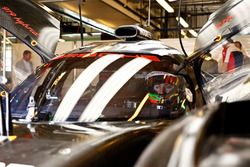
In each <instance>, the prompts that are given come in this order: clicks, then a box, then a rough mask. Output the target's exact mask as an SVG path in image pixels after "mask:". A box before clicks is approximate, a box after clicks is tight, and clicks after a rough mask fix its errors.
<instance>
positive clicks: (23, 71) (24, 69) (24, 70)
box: [15, 50, 33, 82]
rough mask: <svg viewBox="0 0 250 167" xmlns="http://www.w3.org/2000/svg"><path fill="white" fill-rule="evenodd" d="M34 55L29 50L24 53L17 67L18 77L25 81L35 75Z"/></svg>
mask: <svg viewBox="0 0 250 167" xmlns="http://www.w3.org/2000/svg"><path fill="white" fill-rule="evenodd" d="M31 57H32V53H31V51H29V50H25V51H24V52H23V57H22V59H21V60H19V61H18V62H17V63H16V65H15V70H16V77H17V79H18V80H19V82H20V81H23V80H24V79H25V78H26V77H27V76H29V75H30V74H32V73H33V63H32V62H31Z"/></svg>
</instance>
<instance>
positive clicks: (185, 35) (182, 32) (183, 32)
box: [181, 30, 188, 38]
mask: <svg viewBox="0 0 250 167" xmlns="http://www.w3.org/2000/svg"><path fill="white" fill-rule="evenodd" d="M181 35H183V36H184V38H188V36H187V33H186V32H185V31H183V30H181Z"/></svg>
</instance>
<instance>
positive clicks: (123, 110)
mask: <svg viewBox="0 0 250 167" xmlns="http://www.w3.org/2000/svg"><path fill="white" fill-rule="evenodd" d="M178 66H179V63H178V62H176V61H175V60H174V59H172V58H171V57H165V58H161V59H159V58H158V57H156V56H152V55H123V54H107V55H105V56H89V57H85V58H77V57H68V58H61V59H58V60H54V61H52V63H50V64H47V65H44V66H43V67H42V68H41V69H40V71H39V72H38V73H37V76H36V77H37V82H36V84H35V85H34V86H33V89H32V91H31V93H30V95H31V96H34V99H35V102H36V106H37V111H38V113H39V115H38V116H39V119H40V120H53V121H56V122H62V121H80V122H92V121H100V120H134V119H154V118H155V119H156V118H167V117H169V116H170V111H171V112H172V111H174V112H177V110H178V112H177V114H179V111H180V110H181V112H180V113H181V114H183V113H184V111H185V110H186V103H185V101H184V98H185V97H184V95H182V96H181V95H180V94H179V95H180V96H181V97H178V96H179V95H175V96H176V99H177V97H178V104H179V103H183V104H182V109H180V108H178V107H176V106H175V105H172V106H170V105H168V106H166V105H157V104H155V103H151V101H150V100H149V98H150V97H149V92H148V88H147V86H146V82H145V78H146V76H147V75H148V74H149V73H151V72H153V71H156V72H157V71H161V72H173V71H174V70H175V69H176V68H177V67H178ZM29 97H30V96H29ZM27 106H29V104H28V102H27V105H25V106H24V107H23V109H22V110H25V108H26V109H27ZM180 106H181V105H180ZM174 107H175V108H176V109H173V108H174ZM22 112H24V111H22ZM26 114H27V112H26Z"/></svg>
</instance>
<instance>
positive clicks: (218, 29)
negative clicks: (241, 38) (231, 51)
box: [195, 0, 250, 52]
mask: <svg viewBox="0 0 250 167" xmlns="http://www.w3.org/2000/svg"><path fill="white" fill-rule="evenodd" d="M249 8H250V1H247V0H228V1H227V2H226V3H225V4H224V5H223V6H222V7H221V8H220V9H219V10H217V11H216V12H214V13H213V14H211V15H210V17H209V20H208V21H207V23H206V24H205V25H204V26H203V27H202V29H201V30H200V32H199V35H198V37H197V39H196V43H195V52H197V51H199V50H203V49H208V50H210V49H211V47H210V46H211V45H212V46H215V47H216V46H217V45H219V44H221V42H223V41H224V40H226V39H229V38H231V37H232V36H234V35H236V34H238V33H245V34H247V33H249V31H250V30H249V29H246V27H248V26H249V24H250V17H249V12H248V11H249ZM243 29H245V30H244V31H242V30H243ZM214 43H216V45H213V44H214Z"/></svg>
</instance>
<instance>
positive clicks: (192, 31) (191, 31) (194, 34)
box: [188, 30, 198, 37]
mask: <svg viewBox="0 0 250 167" xmlns="http://www.w3.org/2000/svg"><path fill="white" fill-rule="evenodd" d="M188 31H189V32H190V34H192V35H193V36H194V37H197V36H198V33H197V32H196V31H194V30H188Z"/></svg>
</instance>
